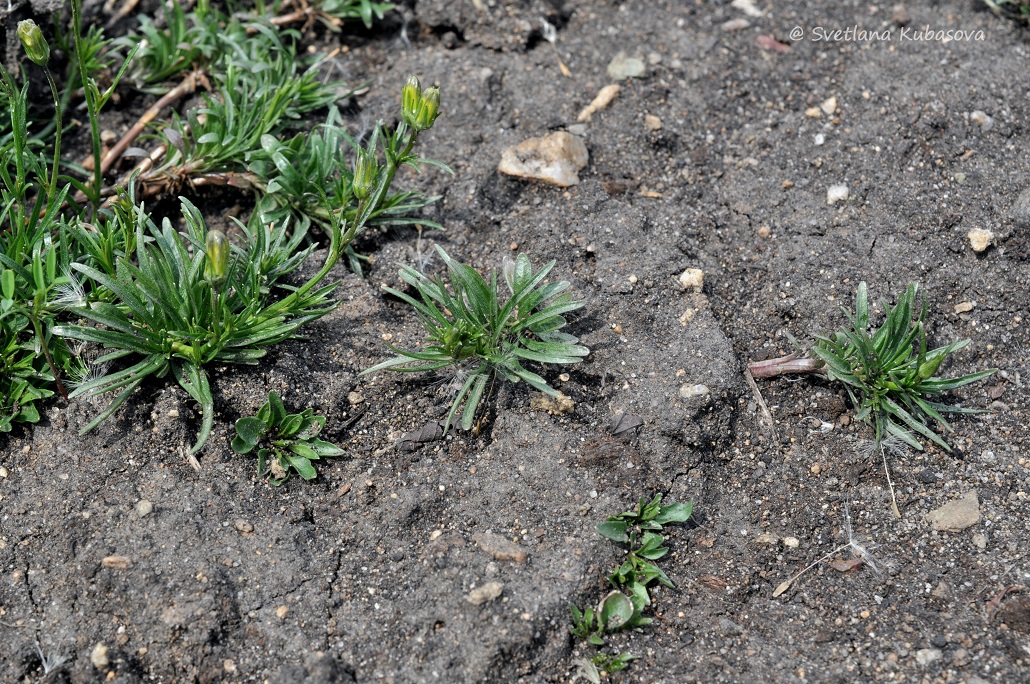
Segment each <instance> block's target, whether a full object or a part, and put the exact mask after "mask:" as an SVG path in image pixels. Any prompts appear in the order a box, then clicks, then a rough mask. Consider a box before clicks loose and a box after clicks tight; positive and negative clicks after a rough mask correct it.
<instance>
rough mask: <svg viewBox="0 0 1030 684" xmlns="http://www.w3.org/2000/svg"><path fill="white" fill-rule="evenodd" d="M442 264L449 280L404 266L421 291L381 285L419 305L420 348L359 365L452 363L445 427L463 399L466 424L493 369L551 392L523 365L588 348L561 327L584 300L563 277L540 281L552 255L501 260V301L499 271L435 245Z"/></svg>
mask: <svg viewBox="0 0 1030 684" xmlns="http://www.w3.org/2000/svg"><path fill="white" fill-rule="evenodd" d="M436 250H437V252H438V253H439V254H440V256H441V257H442V259H443V261H444V263H445V264H446V266H447V273H448V275H449V278H450V288H448V287H447V285H446V284H445V283H444V282H443V280H441V279H440V278H435V279H433V278H429V277H427V276H426V275H424V274H423V273H421V272H419V271H417V270H415V269H414V268H411V267H409V266H403V267H402V268H401V271H400V277H401V280H403V281H404V282H405V283H407V284H408V285H411V286H412V287H414V288H415V290H416V291H417V292H418V294H419V296H420V299H415V298H414V297H412V296H410V295H408V294H407V293H405V292H401V291H399V290H395V289H393V288H389V287H387V288H384V290H385V291H386V292H388V293H390V294H392V295H393V296H395V297H397V298H399V299H401V300H403V301H404V302H407V303H408V304H410V305H411V306H412V307H414V309H415V311H416V312H417V313H418V316H419V320H420V321H421V322H422V325H423V327H424V328H425V330H426V333H427V336H428V338H429V343H428V344H427V345H426V346H425V347H424V348H423V349H421V350H419V351H412V350H405V349H398V348H397V347H394V346H393V345H390V348H391V349H392V350H393V351H395V352H397V356H395V357H393V358H392V359H388V360H386V361H383V362H382V363H380V364H377V365H375V366H373V367H372V368H369V369H368V370H366V371H363V374H365V373H374V372H376V371H379V370H391V371H396V372H404V373H415V372H422V371H436V370H440V369H444V368H448V369H453V370H454V371H455V372H456V373H459V374H460V375H459V377H461V378H463V380H462V382H461V384H460V387H459V388H458V390H457V394H456V396H455V398H454V401H453V402H452V403H451V408H450V411H449V412H448V413H447V420H446V421H445V429H446V428H449V427H450V425H451V424H452V422H453V420H454V417H455V414H457V412H458V409H459V408H461V407H462V405H463V404H464V410H463V411H462V415H461V427H462V428H463V429H465V430H468V429H470V428H471V427H472V424H473V420H474V418H475V415H476V410H477V408H478V407H479V404H480V402H481V401H482V400H483V397H484V396H485V395H486V388H487V383H488V382H491V381H492V380H493V379H495V378H496V377H497V376H500V377H502V378H504V379H506V380H509V381H511V382H519V381H520V380H521V381H524V382H525V383H526V384H528V385H529V386H530V387H533V388H534V389H537V390H539V391H541V392H544V393H545V394H547V395H549V396H552V397H554V396H558V392H557V391H556V390H555V389H554V388H552V387H551V386H550V385H548V384H547V381H546V380H544V378H542V377H541V376H539V375H537V374H536V373H534V372H532V371H529V370H527V369H526V368H524V367H523V366H522V362H523V361H535V362H537V363H559V364H568V363H579V362H580V361H582V359H583V357H585V356H586V355H587V354H589V353H590V350H589V349H587V348H586V347H584V346H582V345H580V344H578V342H579V339H578V338H576V337H575V336H573V335H570V334H568V333H564V332H561V329H562V328H563V327H565V324H566V320H565V318H564V317H563V316H562V314H565V313H568V312H569V311H575V310H576V309H579V308H580V307H582V306H583V302H579V301H575V300H574V299H573V298H572V297H571V296H570V295H568V294H562V293H564V292H565V290H567V289H568V288H569V283H568V282H566V281H558V282H551V283H545V282H544V279H545V278H546V277H547V274H548V273H550V272H551V269H552V268H553V267H554V262H553V261H551V262H550V263H548V264H545V265H544V266H543V267H542V268H541V269H540V270H538V271H534V270H533V267H532V265H531V264H530V262H529V258H528V257H527V256H525V255H524V254H520V255H519V257H518V258H517V259H515V260H514V261H509V262H507V263H506V264H505V267H504V282H505V284H506V285H507V287H508V291H509V292H510V293H511V294H510V296H509V297H508V299H507V300H506V301H504V300H502V298H501V295H500V293H499V288H498V282H497V273H496V272H494V273H492V274H491V275H490V280H489V281H487V280H486V279H485V278H483V276H481V275H480V274H479V273H477V272H476V271H475V269H473V268H471V267H469V266H466V265H464V264H462V263H459V262H457V261H455V260H454V259H452V258H451V257H450V256H449V255H448V254H447V252H445V251H444V250H443V249H442V248H440V247H439V246H437V248H436Z"/></svg>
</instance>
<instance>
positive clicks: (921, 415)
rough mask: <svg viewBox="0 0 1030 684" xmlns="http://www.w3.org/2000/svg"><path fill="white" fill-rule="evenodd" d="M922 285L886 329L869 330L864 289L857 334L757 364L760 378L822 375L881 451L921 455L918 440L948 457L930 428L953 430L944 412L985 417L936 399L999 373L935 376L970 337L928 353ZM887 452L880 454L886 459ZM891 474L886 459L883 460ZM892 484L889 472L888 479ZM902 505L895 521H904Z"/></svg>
mask: <svg viewBox="0 0 1030 684" xmlns="http://www.w3.org/2000/svg"><path fill="white" fill-rule="evenodd" d="M918 291H919V287H918V285H916V284H915V283H912V284H911V285H909V286H908V288H907V289H906V290H905V292H904V293H902V295H901V296H900V297H898V303H897V305H896V306H894V307H890V306H885V307H884V308H885V310H886V317H885V320H884V323H883V325H881V326H880V327H879V328H878V329H877V330H875V331H872V332H871V331H870V324H869V297H868V292H867V288H866V284H865V283H864V282H863V283H860V284H859V286H858V295H857V297H856V299H855V311H854V313H852V312H850V311H848V310H847V309H845V310H844V315H845V316H847V318H848V320H849V321H850V322H851V329H850V330H842V331H838V332H835V333H832V334H831V335H827V336H819V337H818V338H817V339H816V342H815V344H814V345H813V346H812V352H811V353H812V357H799V355H798V354H796V353H795V354H790V355H789V356H785V357H781V358H778V359H770V360H768V361H760V362H758V363H753V364H751V365H750V370H751V373H752V374H753V375H754V376H755V377H775V376H777V375H781V374H783V373H813V372H815V373H822V374H824V375H825V376H826V377H827V378H829V379H830V380H834V381H837V382H840V383H842V384H843V385H844V387H845V389H847V392H848V396H849V397H851V402H852V403H853V404H854V405H855V406H856V407H857V409H858V413H857V414H856V416H855V417H856V418H858V419H859V420H861V421H863V422H865V423H867V424H868V425H870V426H871V427H872V428H873V430H874V434H875V440H876V443H877V444H878V445H883V444H884V443H885V441H886V440H888V439H889V438H893V439H895V440H900V441H901V442H903V443H905V444H907V445H908V446H910V447H912V448H913V449H918V450H922V448H923V447H922V445H921V444H920V443H919V441H918V439H916V435H919V436H922V437H925V438H926V439H929V440H930V441H932V442H933V443H934V444H937V445H938V446H940V447H941V448H943V449H945V450H946V451H951V447H950V446H949V445H948V443H947V442H945V441H944V439H943V438H942V437H941V436H940V435H938V434H937V433H936V432H934V431H933V430H932V429H930V427H929V424H930V423H931V422H934V423H936V424H937V425H939V426H940V427H941V428H943V429H944V430H945V431H947V432H951V425H950V424H949V423H948V421H947V420H945V418H944V416H943V415H942V414H944V413H983V411H982V410H979V409H970V408H963V407H959V406H948V405H947V404H943V403H940V402H939V401H937V400H936V399H937V397H938V396H940V395H941V394H943V393H944V392H947V391H949V390H953V389H957V388H959V387H962V386H964V385H968V384H970V383H972V382H976V381H977V380H982V379H983V378H986V377H987V376H989V375H991V374H992V373H994V372H995V371H994V369H990V370H984V371H979V372H977V373H970V374H968V375H963V376H961V377H957V378H942V377H936V376H935V375H934V374H935V373H936V372H937V371H938V370H939V369H940V367H941V365H942V364H943V363H944V360H945V359H946V358H947V357H948V356H950V355H951V354H953V353H954V352H956V351H959V350H960V349H963V348H965V347H967V346H968V345H969V343H970V341H969V340H968V339H965V340H957V341H955V342H952V343H950V344H947V345H944V346H943V347H937V348H936V349H932V350H927V333H926V325H925V321H926V314H927V305H926V302H925V301H924V302H923V304H922V306H921V307H919V306H917V305H916V294H917V293H918ZM884 451H885V450H884V449H881V453H884ZM884 460H885V463H884V467H885V469H886V456H884ZM887 478H888V482H889V480H890V473H889V472H888V474H887ZM890 489H891V499H892V501H895V503H894V510H895V515H898V516H899V517H900V513H899V511H898V507H897V503H896V500H895V497H894V487H893V485H891V486H890Z"/></svg>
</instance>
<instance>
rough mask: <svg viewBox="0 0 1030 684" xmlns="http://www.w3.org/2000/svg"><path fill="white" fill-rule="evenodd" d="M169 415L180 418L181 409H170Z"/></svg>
mask: <svg viewBox="0 0 1030 684" xmlns="http://www.w3.org/2000/svg"><path fill="white" fill-rule="evenodd" d="M167 415H168V417H169V418H178V417H179V409H168V413H167Z"/></svg>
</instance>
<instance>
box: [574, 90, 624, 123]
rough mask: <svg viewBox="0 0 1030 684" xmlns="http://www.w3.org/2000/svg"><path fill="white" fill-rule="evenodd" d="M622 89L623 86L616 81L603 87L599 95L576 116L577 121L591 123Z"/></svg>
mask: <svg viewBox="0 0 1030 684" xmlns="http://www.w3.org/2000/svg"><path fill="white" fill-rule="evenodd" d="M620 90H622V86H620V85H616V84H614V83H613V84H611V85H606V86H605V87H603V88H601V89H600V90H599V91H597V97H595V98H594V99H593V100H592V101H591V102H590V104H588V105H587V106H586V107H584V108H583V109H582V110H581V111H580V113H579V116H577V117H576V121H578V122H580V123H590V120H591V119H593V117H594V114H596V113H597V112H599V111H601V110H602V109H604V108H605V107H607V106H608V105H610V104H611V103H612V102H613V101H614V100H615V98H616V97H618V95H619V91H620Z"/></svg>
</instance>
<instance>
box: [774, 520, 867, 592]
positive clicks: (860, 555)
mask: <svg viewBox="0 0 1030 684" xmlns="http://www.w3.org/2000/svg"><path fill="white" fill-rule="evenodd" d="M844 534H845V535H846V536H847V538H848V543H847V544H843V545H841V546H838V547H837V548H835V549H834V550H833V551H830V552H829V553H827V554H825V555H823V556H822V557H821V558H819V559H818V560H816V561H815V562H813V563H812V564H810V565H808V566H807V567H806V568H805V569H804V570H802V571H801V572H799V573H797V574H796V575H794V576H793V577H791V578H790V579H788V580H787V581H785V582H781V583H780V584H779V586H777V587H776V589H775V590H774V591H773V598H775V597H777V596H779V595H780V594H782V593H783V592H785V591H787V590H788V589H790V587H791V585H792V584H794V582H796V581H797V580H798V578H799V577H801V576H802V575H804V574H805V573H806V572H808V571H809V570H811V569H812V568H814V567H815V566H817V565H819V564H820V563H822V562H823V561H824V560H828V559H830V558H833V557H834V556H836V555H837V554H838V553H840V552H841V551H847V550H849V549H850V550H851V553H852V556H853V558H854V559H855V562H856V563H857V564H858V565H861V564H865V565H868V566H869V569H870V570H872V571H873V572H875V573H876V574H877V575H879V574H880V568H879V566H877V564H876V559H875V558H873V555H872V554H871V553H869V550H868V549H866V547H865V546H862V545H861V544H859V543H858V542H857V541H855V535H854V532H853V531H852V529H851V513H850V512H849V511H848V506H847V504H845V505H844Z"/></svg>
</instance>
